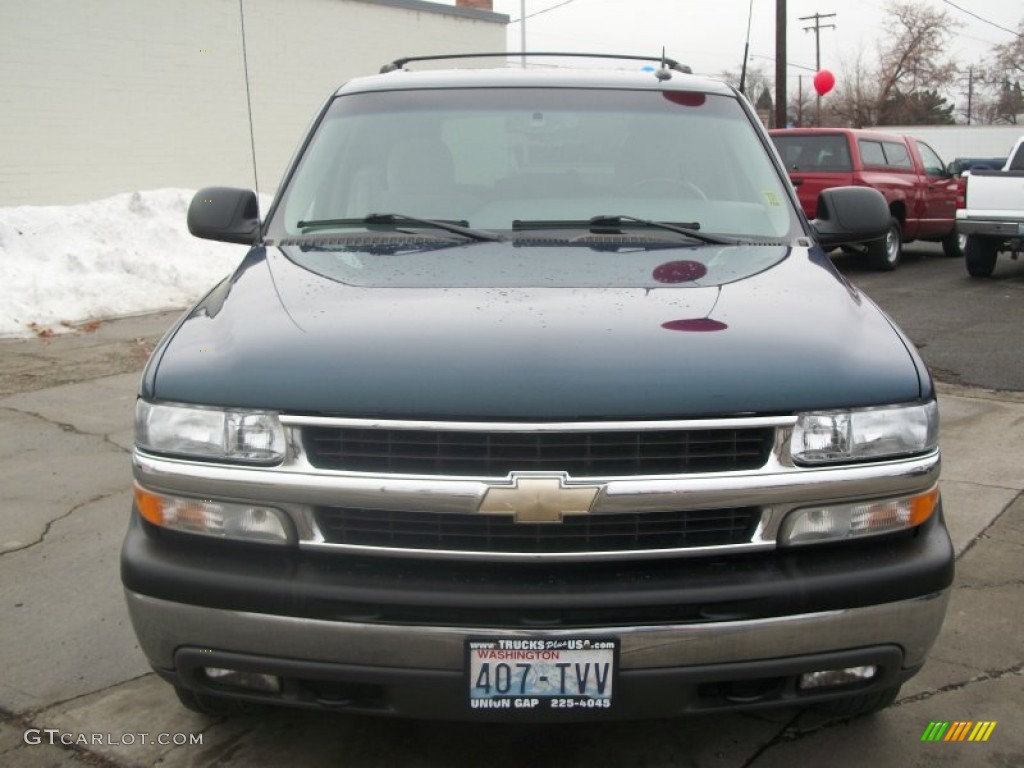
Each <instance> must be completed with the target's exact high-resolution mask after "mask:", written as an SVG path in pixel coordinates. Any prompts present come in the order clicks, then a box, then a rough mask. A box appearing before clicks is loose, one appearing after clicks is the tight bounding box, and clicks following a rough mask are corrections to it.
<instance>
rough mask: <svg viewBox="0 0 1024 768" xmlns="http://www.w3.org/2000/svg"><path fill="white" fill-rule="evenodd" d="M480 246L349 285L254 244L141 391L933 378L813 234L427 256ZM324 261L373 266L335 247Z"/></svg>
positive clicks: (636, 410) (328, 401)
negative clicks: (471, 263) (761, 242)
mask: <svg viewBox="0 0 1024 768" xmlns="http://www.w3.org/2000/svg"><path fill="white" fill-rule="evenodd" d="M476 247H478V246H467V247H465V248H457V249H453V250H454V251H457V252H458V253H456V254H455V255H454V256H453V255H452V254H451V253H450V252H448V253H449V259H448V261H447V262H446V261H442V260H441V259H440V256H443V255H444V254H445V253H446V251H440V252H439V254H438V256H439V258H438V259H434V260H432V261H424V257H425V254H423V253H412V254H406V255H390V256H381V255H379V254H377V255H373V257H374V258H375V259H378V260H379V259H391V261H389V262H387V269H386V270H385V272H386V273H387V274H386V275H385V272H379V273H376V274H375V273H374V271H373V268H370V269H369V271H365V270H355V271H356V272H357V273H358V275H356V276H354V277H351V279H347V280H346V281H345V282H342V278H343V277H345V275H342V274H338V275H333V276H330V277H329V276H325V274H324V271H325V270H323V269H318V270H317V271H312V270H311V269H308V268H306V267H305V266H300V264H299V263H296V262H297V261H301V260H302V259H303V258H315V254H312V255H311V254H305V255H303V254H299V253H298V251H294V252H293V251H290V250H289V249H288V248H272V247H267V248H264V247H258V248H254V249H253V250H252V251H251V252H250V253H249V255H248V256H247V258H246V259H245V260H244V261H243V263H242V264H241V266H240V267H239V269H238V270H237V271H236V272H235V274H234V275H232V276H231V278H230V279H228V280H225V281H224V282H223V283H222V284H221V285H219V286H218V287H217V288H216V289H214V290H213V291H212V292H211V293H210V294H209V295H208V296H207V297H206V298H205V299H203V300H202V301H201V302H200V303H199V304H197V305H196V307H195V308H193V309H192V310H191V311H190V312H189V313H188V314H187V315H186V316H185V317H183V318H182V320H181V321H180V322H179V325H178V326H177V327H176V328H175V329H173V330H172V331H171V332H169V333H168V335H167V336H166V337H165V339H164V341H163V342H162V344H161V347H160V348H159V349H158V350H157V352H156V353H155V354H154V355H153V357H152V359H151V362H150V364H149V366H148V368H147V370H146V372H145V374H144V376H143V381H142V390H141V394H142V396H143V397H147V398H152V399H158V400H164V401H173V402H186V403H196V404H207V405H217V406H234V407H250V408H266V409H271V410H276V411H281V412H289V413H315V414H335V415H343V416H349V417H366V418H395V419H398V418H410V419H457V420H532V421H563V420H565V421H569V420H577V419H587V420H589V419H661V418H687V417H699V416H711V415H730V414H740V413H743V414H750V413H762V414H768V413H790V412H793V411H796V410H807V409H811V408H830V407H851V406H864V405H880V404H889V403H898V402H910V401H915V400H918V399H919V398H921V397H922V396H928V395H930V386H931V385H930V381H929V379H928V375H927V372H926V371H925V369H924V366H923V363H922V362H921V360H920V358H919V357H918V356H917V354H916V352H915V351H914V350H913V349H912V347H910V346H909V344H908V343H907V342H906V340H905V339H904V338H903V337H902V336H901V334H900V333H899V332H898V331H896V330H895V329H894V327H893V325H892V324H891V323H890V322H889V320H888V318H887V317H886V316H885V315H884V314H883V313H882V312H881V311H880V310H879V309H878V308H877V307H876V306H875V305H874V304H873V303H872V302H871V301H870V300H869V299H867V297H865V296H864V295H863V294H861V293H860V292H858V291H857V289H856V288H854V287H853V286H852V285H850V284H849V283H848V282H847V281H845V280H844V279H843V278H842V277H841V276H839V275H838V274H837V273H836V271H835V270H834V269H833V267H832V265H831V263H830V262H829V261H828V258H827V257H826V256H825V255H824V254H823V253H822V252H821V251H820V250H817V249H813V250H808V249H806V248H789V247H787V246H779V245H773V246H744V247H726V248H722V247H719V246H711V247H698V248H682V247H681V248H670V249H665V248H660V249H656V250H645V249H637V252H636V253H633V252H628V253H614V254H612V258H613V261H614V263H615V264H616V270H612V272H611V273H609V272H608V270H607V265H608V263H609V258H610V257H609V255H608V254H607V253H601V252H598V251H596V250H594V249H591V248H587V247H555V246H552V247H535V248H530V249H527V250H528V253H517V254H512V253H511V251H512V249H510V248H509V246H508V245H507V244H482V245H480V246H479V247H480V248H483V249H484V250H483V251H482V252H481V253H482V255H481V256H480V258H482V259H489V258H491V257H492V255H494V256H495V257H496V256H500V255H501V254H502V253H504V256H505V259H506V266H505V267H504V268H501V267H500V265H499V268H498V269H491V270H489V272H488V282H489V285H484V284H478V283H480V281H477V280H475V279H474V278H473V277H472V274H469V275H468V276H467V274H466V273H465V271H464V270H457V269H455V267H454V266H453V267H452V268H446V267H444V266H442V265H443V264H446V263H451V264H453V265H457V264H458V263H459V260H460V259H461V258H463V256H465V255H467V254H468V255H472V254H473V253H476V251H473V250H472V249H473V248H476ZM516 250H517V251H518V250H519V249H516ZM570 252H571V259H570V260H571V261H572V263H573V264H574V265H575V266H574V268H573V271H572V274H569V273H564V271H563V274H560V275H555V276H554V277H552V272H551V270H550V269H545V264H547V265H551V264H558V263H560V262H559V259H563V260H564V259H565V258H566V257H567V254H569V253H570ZM363 255H367V254H363ZM325 258H326V259H327V260H330V259H341V260H342V261H344V260H345V259H348V260H349V261H350V262H351V263H362V264H364V265H365V264H367V263H370V264H372V263H373V261H372V260H363V259H360V258H359V254H358V253H357V254H355V255H354V256H353V255H352V254H351V252H348V251H346V252H345V254H341V255H339V254H337V253H335V254H333V255H331V254H328V255H327V256H325ZM353 259H355V261H352V260H353ZM807 261H810V262H811V263H812V264H813V265H814V268H811V269H808V268H807V265H806V264H800V263H799V262H807ZM695 263H699V264H703V265H704V267H705V274H703V276H698V275H700V272H701V269H700V268H699V267H694V266H693V265H694V264H695ZM719 263H724V264H727V265H728V264H733V265H744V264H747V265H755V267H751V266H747V267H745V268H744V267H742V266H741V267H740V268H739V270H738V271H737V270H736V269H735V268H732V267H729V268H720V266H719ZM652 264H653V265H654V266H653V268H652ZM538 275H539V276H538ZM496 283H498V285H496ZM837 339H841V340H842V343H837Z"/></svg>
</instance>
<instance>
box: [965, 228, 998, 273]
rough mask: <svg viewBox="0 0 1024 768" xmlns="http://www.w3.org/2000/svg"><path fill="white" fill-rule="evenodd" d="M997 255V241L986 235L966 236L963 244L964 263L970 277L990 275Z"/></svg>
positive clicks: (994, 266)
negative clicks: (965, 243) (965, 242)
mask: <svg viewBox="0 0 1024 768" xmlns="http://www.w3.org/2000/svg"><path fill="white" fill-rule="evenodd" d="M998 255H999V243H998V241H996V240H992V239H990V238H987V237H978V236H977V235H968V236H967V245H965V246H964V263H965V264H966V265H967V274H969V275H970V276H971V277H992V271H993V270H994V269H995V268H996V257H997V256H998Z"/></svg>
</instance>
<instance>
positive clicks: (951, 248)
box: [942, 229, 964, 259]
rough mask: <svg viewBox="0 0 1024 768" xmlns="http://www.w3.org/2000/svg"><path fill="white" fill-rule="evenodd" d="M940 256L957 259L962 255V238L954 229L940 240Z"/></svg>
mask: <svg viewBox="0 0 1024 768" xmlns="http://www.w3.org/2000/svg"><path fill="white" fill-rule="evenodd" d="M942 255H943V256H948V257H949V258H951V259H959V258H960V257H961V256H963V255H964V249H963V237H962V236H961V235H960V234H959V233H958V232H957V231H956V230H955V229H954V230H953V231H952V232H950V233H949V234H948V235H946V236H945V237H944V238H942Z"/></svg>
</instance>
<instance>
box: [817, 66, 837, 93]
mask: <svg viewBox="0 0 1024 768" xmlns="http://www.w3.org/2000/svg"><path fill="white" fill-rule="evenodd" d="M835 84H836V76H835V75H833V74H832V73H831V72H829V71H828V70H827V69H822V70H820V71H819V72H818V73H817V74H816V75H815V76H814V90H816V91H817V92H818V95H819V96H824V95H825V94H826V93H828V92H829V91H831V90H832V89H833V88H834V87H835Z"/></svg>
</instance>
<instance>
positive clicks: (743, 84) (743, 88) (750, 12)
mask: <svg viewBox="0 0 1024 768" xmlns="http://www.w3.org/2000/svg"><path fill="white" fill-rule="evenodd" d="M753 20H754V0H750V5H749V6H747V39H746V42H744V43H743V66H742V67H740V93H742V94H743V95H744V96H746V95H747V59H748V58H750V24H751V22H752V21H753Z"/></svg>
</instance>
